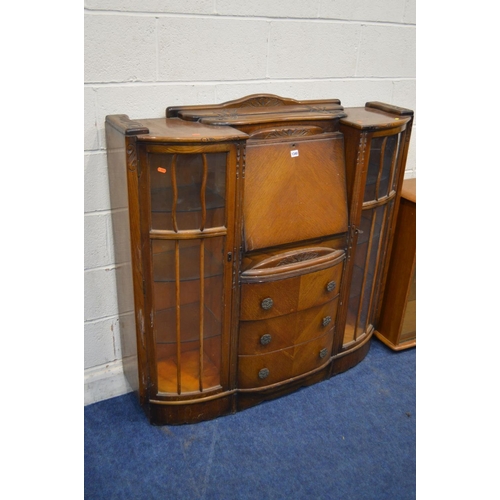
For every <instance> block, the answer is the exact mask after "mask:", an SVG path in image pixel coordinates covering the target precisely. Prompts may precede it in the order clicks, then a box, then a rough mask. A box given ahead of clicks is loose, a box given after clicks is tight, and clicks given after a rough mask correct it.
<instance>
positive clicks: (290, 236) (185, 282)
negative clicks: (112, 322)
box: [106, 94, 413, 425]
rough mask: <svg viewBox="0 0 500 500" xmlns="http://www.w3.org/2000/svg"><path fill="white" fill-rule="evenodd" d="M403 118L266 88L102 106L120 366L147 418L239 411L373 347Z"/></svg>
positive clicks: (377, 106) (194, 418) (177, 419)
mask: <svg viewBox="0 0 500 500" xmlns="http://www.w3.org/2000/svg"><path fill="white" fill-rule="evenodd" d="M412 119H413V112H412V111H410V110H406V109H402V108H396V107H394V106H389V105H386V104H382V103H367V105H366V106H365V107H363V108H347V109H344V108H343V107H342V106H341V104H340V101H339V100H338V99H329V100H314V101H312V100H309V101H297V100H293V99H288V98H283V97H279V96H275V95H270V94H256V95H250V96H247V97H244V98H242V99H239V100H235V101H230V102H226V103H223V104H215V105H203V106H176V107H169V108H167V110H166V118H162V119H144V120H143V119H140V120H131V119H129V117H128V116H127V115H111V116H108V117H107V118H106V140H107V149H108V164H109V170H110V179H112V180H113V181H112V183H113V182H114V183H116V186H117V187H116V189H119V188H118V186H123V187H124V186H127V187H126V189H127V192H128V217H129V226H128V227H127V228H126V232H127V231H129V232H130V235H129V236H128V234H125V236H126V237H125V238H124V237H123V235H120V239H121V240H122V241H123V240H127V239H128V240H130V241H129V242H128V243H127V245H130V246H129V249H130V259H131V273H130V277H129V280H128V281H129V282H130V284H129V285H127V276H123V281H122V282H120V284H119V289H118V292H119V293H125V289H126V288H127V286H130V287H132V283H133V296H134V318H135V327H136V328H135V330H136V331H135V334H134V339H131V338H129V337H128V336H127V333H126V331H127V329H125V328H124V329H123V336H124V338H122V343H123V344H124V345H125V344H126V345H129V346H130V345H131V343H132V344H134V347H135V349H134V351H135V352H136V354H137V356H136V357H133V358H131V359H132V362H130V359H129V360H128V361H129V362H127V363H125V365H124V370H125V374H126V376H127V378H128V380H129V382H130V384H131V385H132V387H133V388H134V389H136V390H137V393H138V396H139V400H140V403H141V405H142V406H143V407H144V410H145V411H146V413H147V415H148V417H149V419H150V421H151V423H154V424H159V425H162V424H180V423H193V422H198V421H201V420H206V419H210V418H215V417H217V416H220V415H224V414H228V413H232V412H235V411H238V410H242V409H244V408H247V407H250V406H253V405H255V404H258V403H260V402H262V401H264V400H266V399H272V398H276V397H278V396H282V395H284V394H287V393H290V392H292V391H294V390H296V389H298V388H300V387H302V386H307V385H310V384H313V383H316V382H319V381H321V380H325V379H327V378H329V377H331V376H332V375H335V374H337V373H340V372H343V371H345V370H347V369H349V368H351V367H352V366H355V365H356V364H357V363H359V362H360V361H361V360H362V359H363V358H364V357H365V356H366V354H367V352H368V349H369V343H370V339H371V337H372V334H373V331H374V325H375V324H376V321H377V314H379V312H378V310H379V308H380V302H381V299H382V296H383V287H384V280H385V272H386V267H387V261H388V258H389V253H390V243H391V238H392V233H393V225H394V217H395V215H396V213H397V209H398V202H399V194H400V190H401V183H402V180H403V175H404V165H405V161H406V156H407V151H408V143H409V139H410V132H411V122H412ZM125 176H126V181H125V178H124V177H125ZM120 179H121V180H120ZM111 188H112V191H113V186H111ZM117 236H118V235H117V234H115V240H116V239H117Z"/></svg>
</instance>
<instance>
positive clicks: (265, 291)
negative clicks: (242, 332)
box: [240, 260, 343, 321]
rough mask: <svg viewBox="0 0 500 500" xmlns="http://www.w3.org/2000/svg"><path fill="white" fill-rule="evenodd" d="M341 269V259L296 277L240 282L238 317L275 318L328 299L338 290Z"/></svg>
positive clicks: (245, 319) (245, 318)
mask: <svg viewBox="0 0 500 500" xmlns="http://www.w3.org/2000/svg"><path fill="white" fill-rule="evenodd" d="M342 268H343V260H341V261H340V262H338V263H337V264H335V265H333V266H330V267H327V268H326V269H322V270H320V271H315V272H309V273H307V272H305V273H303V274H301V275H299V276H293V277H290V278H284V279H277V280H276V279H274V280H273V281H263V282H261V283H243V284H242V285H241V303H240V320H241V321H253V320H260V319H268V318H274V317H276V316H282V315H285V314H291V313H294V312H297V311H302V310H304V309H309V308H311V307H315V306H319V305H321V304H325V303H326V302H329V301H330V300H332V299H333V298H334V297H336V296H337V295H338V292H339V290H340V282H341V278H342ZM273 278H274V277H273Z"/></svg>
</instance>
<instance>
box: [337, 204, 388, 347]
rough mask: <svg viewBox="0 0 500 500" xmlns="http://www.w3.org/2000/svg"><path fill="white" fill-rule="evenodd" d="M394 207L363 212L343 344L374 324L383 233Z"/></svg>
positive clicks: (382, 207) (379, 207)
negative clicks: (372, 316) (378, 264)
mask: <svg viewBox="0 0 500 500" xmlns="http://www.w3.org/2000/svg"><path fill="white" fill-rule="evenodd" d="M390 207H392V203H390V204H384V205H381V206H378V207H375V208H371V209H366V210H363V212H362V217H361V224H360V228H359V236H358V242H357V245H356V252H355V257H354V268H353V275H352V282H351V288H350V296H349V303H348V309H347V322H346V326H345V333H344V344H348V343H349V342H353V341H355V340H357V339H358V338H360V336H361V335H363V334H364V333H366V332H367V330H368V327H369V325H370V321H371V316H370V314H371V310H372V306H373V305H374V304H375V303H376V295H377V292H378V290H376V288H375V287H374V283H376V282H377V281H378V280H375V277H376V276H377V275H378V274H379V271H380V270H379V269H378V267H377V263H378V262H379V261H380V257H381V251H382V249H383V248H384V240H385V237H384V229H385V222H386V221H387V215H388V214H387V211H388V210H389V211H390Z"/></svg>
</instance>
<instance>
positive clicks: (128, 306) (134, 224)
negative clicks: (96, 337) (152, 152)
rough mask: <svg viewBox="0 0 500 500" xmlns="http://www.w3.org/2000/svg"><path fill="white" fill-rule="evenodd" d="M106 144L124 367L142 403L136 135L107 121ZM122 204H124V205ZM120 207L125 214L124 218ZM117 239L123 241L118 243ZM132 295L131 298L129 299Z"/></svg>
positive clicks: (142, 319) (142, 316) (142, 331)
mask: <svg viewBox="0 0 500 500" xmlns="http://www.w3.org/2000/svg"><path fill="white" fill-rule="evenodd" d="M106 147H107V162H108V171H109V190H110V199H111V206H113V207H119V208H117V209H116V210H113V211H112V214H111V218H112V228H113V229H112V230H113V239H114V241H115V260H116V262H117V265H118V266H120V272H117V273H116V277H117V278H116V279H117V283H116V286H117V291H118V294H117V300H118V313H119V315H120V318H121V319H120V341H121V345H122V352H124V353H125V355H124V358H123V370H124V374H125V377H126V379H127V381H128V383H129V384H130V386H131V388H132V389H133V390H134V391H135V392H137V393H138V396H139V400H140V402H141V404H143V403H144V400H145V391H146V388H147V376H146V373H147V372H146V371H145V369H146V367H147V357H146V349H145V314H144V296H143V295H142V293H139V292H138V291H139V290H142V282H143V275H142V252H141V247H140V238H139V236H138V235H139V232H140V229H139V203H138V179H137V165H138V161H137V150H136V142H135V137H126V136H125V135H124V134H123V133H121V132H120V131H118V130H117V129H116V128H114V127H113V126H111V125H110V124H109V123H106ZM124 205H125V206H124ZM123 210H125V211H126V214H127V217H123ZM117 242H122V246H119V245H118V243H117ZM131 297H133V300H131ZM130 313H133V315H134V320H135V321H134V325H135V329H132V328H130V327H129V325H127V322H126V321H124V322H122V317H123V315H126V314H130Z"/></svg>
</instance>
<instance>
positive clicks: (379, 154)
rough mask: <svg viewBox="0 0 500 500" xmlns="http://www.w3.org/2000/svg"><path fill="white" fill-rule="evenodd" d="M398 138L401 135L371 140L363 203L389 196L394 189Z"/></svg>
mask: <svg viewBox="0 0 500 500" xmlns="http://www.w3.org/2000/svg"><path fill="white" fill-rule="evenodd" d="M400 138H401V134H396V135H390V136H385V137H375V138H374V139H372V141H371V147H370V158H369V161H368V174H367V177H366V186H365V194H364V200H363V201H364V202H367V201H376V200H379V199H381V198H383V197H385V196H389V195H390V194H391V191H392V190H393V189H395V186H396V181H397V179H396V175H395V174H396V165H397V164H398V162H397V158H398V153H399V147H400V146H399V142H400ZM389 186H390V189H389Z"/></svg>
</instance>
